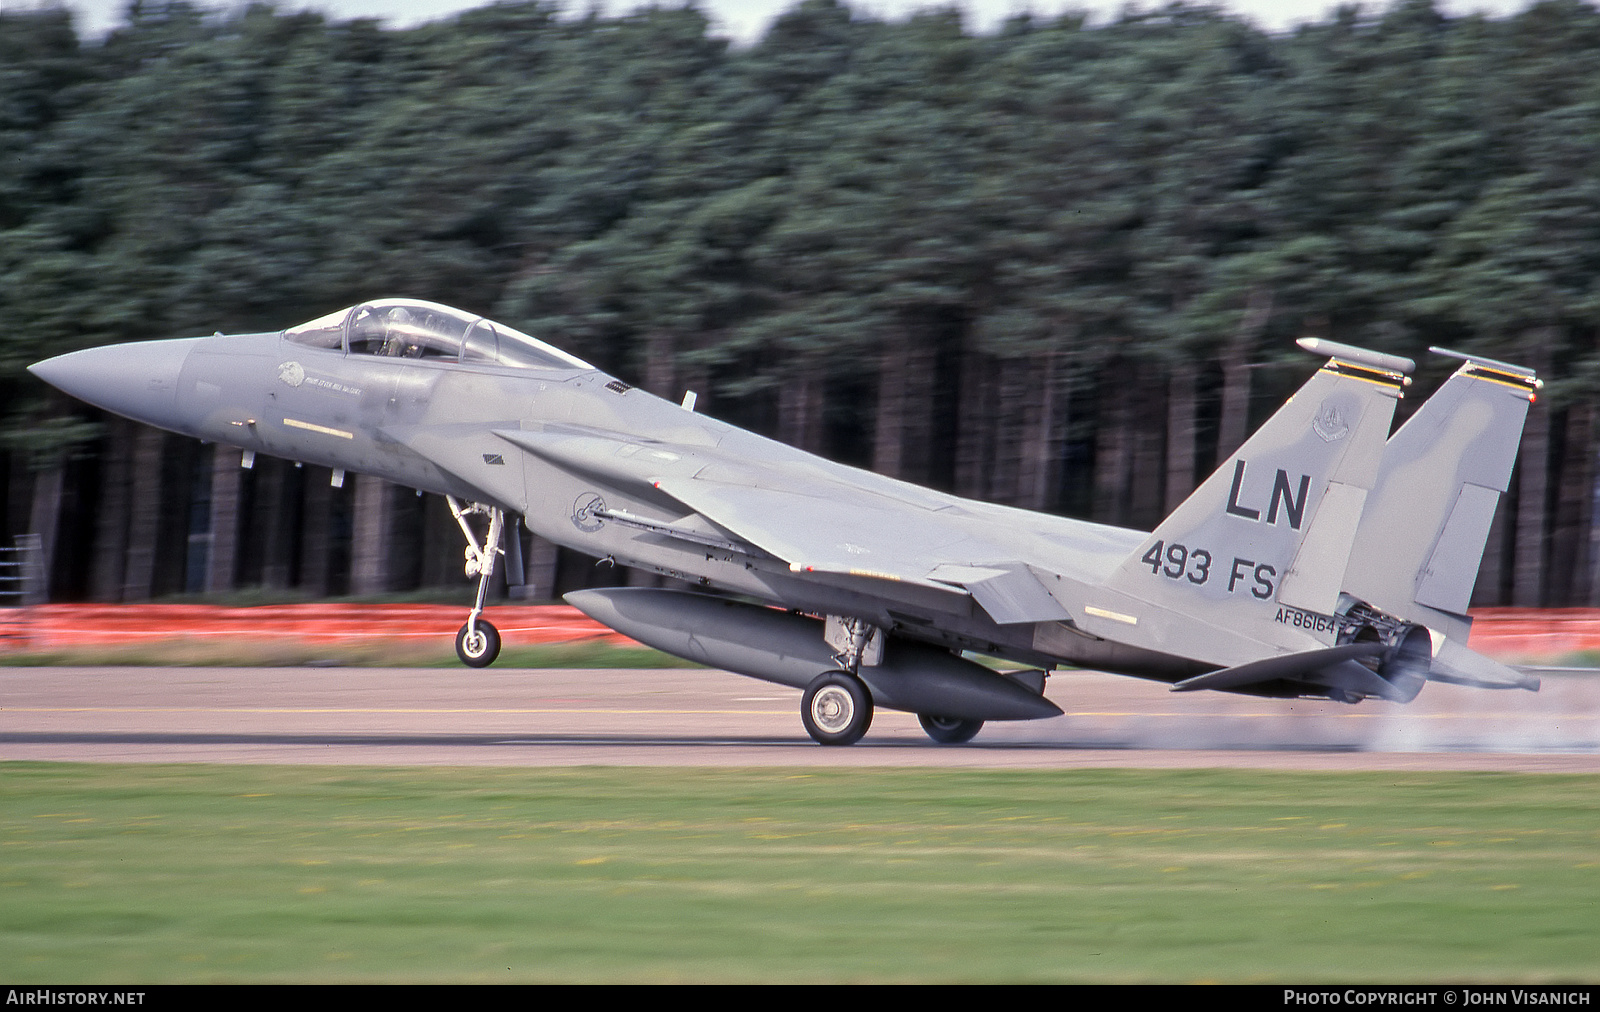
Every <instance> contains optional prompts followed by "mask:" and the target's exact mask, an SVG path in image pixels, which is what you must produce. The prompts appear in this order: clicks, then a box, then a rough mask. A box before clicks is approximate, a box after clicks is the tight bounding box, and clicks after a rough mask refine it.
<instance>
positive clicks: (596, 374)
mask: <svg viewBox="0 0 1600 1012" xmlns="http://www.w3.org/2000/svg"><path fill="white" fill-rule="evenodd" d="M1300 344H1301V346H1302V347H1304V348H1305V349H1306V350H1307V351H1309V352H1312V353H1313V354H1316V355H1321V356H1324V357H1325V358H1326V359H1327V361H1326V363H1325V364H1324V365H1322V366H1321V367H1320V368H1319V369H1317V371H1316V372H1315V373H1314V374H1313V375H1312V376H1311V378H1310V379H1309V380H1307V381H1306V383H1305V385H1304V386H1303V387H1302V388H1301V389H1300V391H1299V392H1298V393H1296V394H1295V395H1294V397H1292V398H1291V399H1290V400H1289V401H1288V402H1287V403H1286V404H1284V406H1283V407H1282V408H1280V409H1279V410H1278V412H1277V414H1275V415H1273V417H1272V418H1271V419H1270V420H1268V421H1267V423H1266V424H1265V425H1263V426H1262V427H1261V429H1260V430H1259V431H1257V432H1256V433H1255V434H1254V435H1253V436H1252V437H1251V438H1250V439H1249V440H1248V441H1247V442H1246V443H1245V444H1244V445H1243V446H1241V447H1240V448H1239V449H1238V450H1237V451H1236V452H1235V453H1233V454H1231V455H1229V456H1228V458H1227V459H1226V460H1224V461H1223V462H1222V464H1221V466H1220V467H1219V468H1218V469H1217V471H1216V473H1215V474H1213V475H1211V477H1210V478H1209V479H1208V480H1207V481H1206V482H1205V483H1204V484H1202V485H1201V486H1200V487H1199V489H1197V490H1196V491H1195V492H1194V494H1193V495H1191V496H1190V497H1189V498H1188V500H1186V501H1185V502H1184V503H1183V504H1182V505H1181V506H1179V507H1178V508H1177V510H1175V511H1174V512H1173V513H1172V515H1171V516H1169V517H1168V518H1167V519H1166V521H1165V522H1163V523H1162V524H1161V525H1160V526H1159V527H1158V528H1157V529H1156V530H1155V531H1154V532H1152V533H1145V532H1143V531H1134V530H1123V529H1120V528H1115V527H1107V526H1103V525H1099V524H1091V523H1085V522H1082V521H1078V520H1070V519H1066V518H1063V517H1057V516H1049V515H1045V514H1039V513H1033V512H1029V511H1026V510H1020V509H1012V508H1009V507H1005V506H996V505H992V504H989V503H982V502H974V501H971V500H967V499H961V498H958V497H956V496H953V495H946V494H944V493H941V492H935V491H931V490H929V489H925V488H920V487H918V486H915V485H910V484H907V483H905V482H901V481H895V480H893V479H890V478H885V477H883V476H881V475H877V474H872V473H870V472H867V471H862V470H858V469H856V468H852V467H846V466H844V465H842V464H836V463H833V462H830V461H827V460H823V459H822V458H820V457H816V456H813V455H812V454H809V453H804V452H802V451H800V450H797V449H794V448H793V447H790V446H785V445H783V444H781V443H777V442H773V441H772V440H769V439H765V438H762V437H761V436H757V435H754V434H752V433H749V432H746V431H743V430H741V429H738V428H736V427H734V426H732V425H728V424H726V423H723V422H719V421H717V420H715V419H713V418H708V417H706V416H704V415H701V414H697V413H696V412H695V411H694V404H693V395H686V397H685V399H684V402H683V403H682V404H674V403H672V402H671V401H666V400H662V399H661V398H658V397H654V396H651V395H650V394H648V393H645V392H644V391H642V390H637V389H635V388H633V387H631V386H629V385H628V384H627V383H625V382H623V381H622V380H620V379H617V378H615V377H612V376H608V375H606V374H604V373H602V372H600V371H599V370H597V369H595V368H594V367H592V366H590V365H588V364H587V363H585V362H583V361H581V360H579V359H577V358H574V357H573V356H571V355H569V354H566V353H565V352H562V351H560V350H557V349H555V348H552V347H550V346H549V345H547V344H544V343H543V342H540V341H538V340H535V339H534V338H532V337H529V336H528V335H526V334H522V333H519V332H518V331H516V330H514V329H512V328H510V327H507V326H505V325H503V324H499V323H495V322H493V321H491V320H487V319H484V318H482V317H479V316H476V315H473V314H471V313H466V312H462V311H460V310H456V309H451V308H449V307H447V306H441V305H437V304H433V303H428V302H420V301H416V300H409V299H385V300H381V301H376V302H370V303H366V304H363V305H359V306H355V307H353V308H351V309H348V310H344V311H341V312H337V313H333V314H330V315H328V316H325V317H322V318H321V319H317V320H313V321H311V322H309V323H305V324H301V325H300V326H297V327H291V328H290V329H288V330H285V331H282V332H281V333H266V334H243V335H236V336H222V335H217V336H214V337H202V338H190V339H182V340H171V341H152V342H145V343H139V344H123V345H115V346H111V347H106V348H98V349H92V350H89V351H81V352H77V353H74V354H70V355H63V356H60V357H58V358H53V359H50V360H48V361H45V362H40V363H38V364H37V365H34V366H33V367H32V371H33V372H34V373H35V374H36V375H37V376H39V377H40V378H41V379H44V380H45V381H47V382H49V383H51V384H53V385H55V386H57V387H59V388H60V389H62V390H64V391H66V392H67V393H69V394H72V395H73V396H75V397H79V398H81V399H83V400H85V401H88V402H89V403H91V404H95V405H98V406H99V407H102V408H104V409H106V410H108V411H113V412H116V413H118V414H121V415H126V416H127V417H129V418H133V419H137V420H139V421H141V422H146V423H148V424H150V425H155V426H159V427H161V428H164V429H168V430H171V431H173V432H179V433H183V434H186V435H190V436H194V437H197V438H200V439H204V440H213V441H217V442H221V443H226V444H229V445H234V446H238V447H241V448H242V449H243V451H244V453H243V460H244V463H245V466H249V465H250V463H251V462H252V461H253V459H254V455H255V454H256V453H267V454H273V455H276V456H280V457H285V458H288V459H292V460H297V461H304V462H310V463H314V464H319V465H323V466H327V467H331V468H333V469H334V478H333V480H334V482H335V484H339V483H341V482H342V480H343V477H344V474H345V472H346V471H356V472H364V473H370V474H375V475H380V476H382V477H383V478H386V479H388V480H390V481H393V482H397V483H400V484H402V485H409V486H412V487H414V488H417V489H422V490H427V491H430V492H436V493H441V494H443V495H445V496H446V497H448V501H449V503H450V506H451V509H452V510H453V511H454V512H455V514H456V517H457V519H458V521H459V522H460V524H461V529H462V531H463V532H464V534H465V535H466V538H467V542H468V549H467V566H466V570H467V574H468V576H476V577H477V578H478V599H477V603H476V605H475V606H474V607H473V609H472V611H471V613H470V614H469V615H468V617H467V621H466V624H465V625H463V626H462V628H461V631H460V633H459V634H458V635H457V637H456V649H457V652H458V654H459V655H460V657H461V659H462V660H463V661H464V662H465V663H467V664H469V665H473V666H483V665H486V664H489V663H491V662H492V661H493V660H494V658H495V656H496V655H497V654H498V652H499V636H498V634H497V633H496V631H495V629H494V628H493V626H491V625H490V624H489V623H488V622H487V621H485V620H484V618H483V616H482V614H481V612H482V608H483V601H484V592H485V590H486V589H487V587H488V584H489V578H490V576H491V574H492V573H493V571H494V568H495V565H496V563H497V560H498V559H499V558H500V557H501V556H503V555H509V557H508V563H509V565H508V573H509V576H510V577H511V578H512V579H516V578H518V577H519V576H520V572H521V563H520V559H519V558H518V549H517V546H518V544H519V542H518V540H517V538H516V537H515V536H513V537H510V538H507V537H505V533H506V531H507V518H508V517H510V518H513V519H512V522H513V523H514V522H515V518H516V517H517V516H521V517H523V518H525V522H526V523H527V525H528V527H529V528H530V529H532V530H533V531H535V532H536V533H537V534H539V535H540V536H542V537H545V538H548V539H549V540H551V541H553V542H556V543H557V544H561V545H565V546H567V547H568V548H572V549H575V550H577V551H580V552H585V553H588V554H590V555H592V556H596V557H600V558H604V559H613V560H615V561H617V562H620V563H624V564H626V565H630V566H636V567H639V568H641V569H646V570H650V571H653V572H656V573H660V574H663V575H665V576H669V577H673V578H675V579H677V580H682V581H686V582H688V583H691V584H695V585H698V586H699V587H703V588H707V589H708V590H715V591H718V592H720V593H718V594H710V593H698V592H689V591H682V590H667V589H655V588H619V589H606V590H585V591H579V592H577V593H573V594H568V595H567V600H568V601H570V602H571V603H572V604H574V605H576V606H577V607H579V608H580V609H582V610H583V611H584V612H586V613H588V614H589V615H592V616H593V617H595V618H597V619H599V620H600V621H601V622H604V623H605V624H606V625H608V626H611V627H612V628H614V629H616V630H618V631H620V632H622V633H624V634H626V635H629V636H632V637H633V638H635V639H637V640H640V641H641V642H644V643H647V644H650V645H652V646H655V647H658V648H660V649H662V650H665V651H667V652H668V653H672V654H676V655H678V656H680V657H686V658H689V659H690V660H694V661H699V662H702V663H704V664H707V665H711V666H713V667H718V668H723V669H726V670H729V671H734V672H738V673H740V674H744V675H750V676H752V677H755V678H761V679H766V680H769V681H773V682H779V683H782V684H785V685H790V686H794V687H797V688H801V689H803V690H804V697H803V701H802V704H801V719H802V721H803V722H804V724H805V727H806V730H807V731H808V732H809V733H810V734H811V736H812V737H813V738H815V739H816V740H817V741H819V742H821V743H823V744H834V745H843V744H849V743H851V742H854V741H856V740H858V739H859V738H860V737H861V736H862V735H863V734H864V733H865V732H866V731H867V728H868V726H869V725H870V723H871V721H872V714H873V708H874V707H875V706H885V707H890V708H892V709H898V710H907V711H910V712H913V713H916V714H918V715H919V717H920V719H921V721H922V726H923V727H924V728H925V729H926V730H927V733H928V734H929V736H930V737H932V738H933V739H934V740H935V741H938V742H946V743H952V742H962V741H967V740H968V739H970V738H971V737H972V736H973V735H974V734H976V733H977V732H978V729H979V728H980V727H981V726H982V724H983V722H984V721H986V720H1022V719H1030V718H1038V717H1049V716H1055V715H1058V714H1060V712H1061V711H1060V709H1059V708H1058V707H1057V706H1056V705H1055V704H1054V703H1052V702H1050V700H1048V699H1047V698H1046V697H1045V695H1044V685H1045V678H1046V673H1047V672H1048V671H1050V670H1052V669H1054V668H1056V667H1059V666H1076V667H1084V668H1093V669H1098V670H1103V671H1113V672H1119V673H1123V674H1129V675H1134V676H1138V677H1144V678H1153V679H1158V680H1161V681H1164V682H1168V683H1171V684H1172V686H1173V688H1174V689H1176V690H1179V691H1191V690H1196V689H1216V690H1224V691H1229V692H1239V693H1250V694H1254V695H1262V696H1278V697H1298V696H1316V697H1326V698H1331V699H1335V700H1341V701H1344V702H1351V703H1353V702H1357V701H1359V700H1362V699H1366V698H1370V697H1376V698H1378V699H1384V700H1391V701H1396V702H1407V701H1409V700H1411V699H1412V698H1414V697H1415V696H1416V695H1417V693H1418V692H1419V691H1420V690H1421V688H1422V686H1423V684H1424V683H1425V682H1426V681H1428V680H1430V679H1431V680H1435V681H1447V682H1456V683H1461V684H1466V685H1475V686H1482V687H1486V688H1525V689H1537V687H1538V683H1537V682H1536V681H1534V680H1532V679H1530V678H1528V677H1526V676H1524V675H1523V674H1521V673H1519V672H1517V671H1515V670H1513V669H1511V668H1508V667H1505V666H1504V665H1501V664H1498V663H1496V662H1495V661H1492V660H1490V659H1489V658H1486V657H1483V656H1481V655H1479V654H1477V653H1474V652H1473V651H1471V650H1469V649H1467V647H1466V645H1465V641H1466V634H1467V630H1468V628H1469V626H1470V623H1471V620H1470V619H1469V618H1468V617H1467V616H1466V614H1465V613H1466V610H1467V600H1468V596H1469V595H1470V593H1471V590H1472V585H1473V582H1474V580H1475V578H1476V575H1477V570H1478V565H1479V562H1480V560H1481V557H1482V553H1483V547H1484V543H1485V539H1486V538H1487V536H1488V531H1489V523H1490V520H1491V518H1492V517H1493V514H1494V510H1495V506H1496V504H1497V502H1498V500H1499V497H1500V494H1501V493H1502V492H1504V491H1505V490H1506V488H1507V484H1508V482H1509V480H1510V476H1511V468H1512V464H1513V462H1514V460H1515V457H1516V450H1517V445H1518V441H1519V439H1520V435H1521V431H1522V425H1523V421H1524V419H1525V417H1526V414H1527V410H1528V405H1529V403H1530V402H1531V401H1532V400H1533V398H1534V396H1535V391H1536V389H1537V388H1538V386H1539V385H1540V384H1539V381H1538V380H1537V379H1536V378H1535V377H1534V375H1533V372H1532V370H1529V369H1525V368H1521V367H1519V366H1514V365H1509V364H1506V363H1503V362H1496V361H1492V360H1489V359H1484V358H1479V357H1475V356H1467V355H1458V354H1455V353H1453V352H1441V354H1448V355H1454V357H1456V358H1459V359H1461V360H1462V365H1461V366H1460V367H1459V369H1458V370H1457V371H1456V372H1455V374H1454V375H1453V376H1451V377H1450V379H1449V380H1448V381H1447V382H1446V383H1445V384H1444V385H1443V387H1441V388H1440V390H1439V391H1438V392H1437V393H1435V394H1434V396H1433V397H1432V398H1431V399H1429V400H1428V401H1427V402H1426V403H1425V404H1424V405H1422V407H1421V408H1420V409H1419V410H1418V411H1417V412H1416V413H1415V414H1414V415H1413V416H1412V417H1411V419H1410V420H1409V421H1408V422H1407V423H1406V424H1405V425H1404V426H1403V427H1402V428H1400V430H1399V431H1398V432H1396V433H1394V435H1393V436H1392V437H1391V436H1390V427H1391V423H1392V420H1393V416H1394V409H1395V403H1396V401H1397V400H1398V399H1399V398H1400V396H1401V394H1402V392H1403V390H1404V388H1405V387H1406V386H1407V385H1408V384H1409V383H1410V380H1409V378H1408V374H1409V373H1410V372H1411V371H1412V369H1413V363H1412V362H1411V361H1410V360H1409V359H1403V358H1398V357H1395V356H1391V355H1385V354H1380V353H1377V352H1373V351H1367V350H1364V349H1360V348H1353V347H1350V346H1347V345H1342V344H1336V343H1333V342H1328V341H1318V340H1311V339H1307V340H1302V341H1301V342H1300ZM1435 350H1436V351H1437V350H1438V349H1435ZM485 528H486V529H485ZM513 534H514V530H513ZM502 546H503V547H502ZM964 654H977V655H985V656H989V657H996V658H1004V659H1007V660H1009V661H1012V662H1017V663H1020V664H1021V665H1025V666H1029V670H1024V671H1021V672H1015V671H1006V672H999V671H995V670H993V669H992V668H990V667H988V666H986V665H984V664H979V663H977V662H975V661H973V660H971V659H968V657H967V656H964Z"/></svg>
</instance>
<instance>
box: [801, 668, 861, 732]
mask: <svg viewBox="0 0 1600 1012" xmlns="http://www.w3.org/2000/svg"><path fill="white" fill-rule="evenodd" d="M800 720H801V722H802V723H804V724H805V726H806V733H808V734H810V735H811V737H812V738H815V739H816V741H817V743H818V744H819V745H854V744H855V743H856V742H858V741H860V740H861V736H862V735H864V734H866V733H867V728H869V727H871V726H872V693H870V692H868V691H867V687H866V686H865V685H863V684H861V679H859V678H857V677H856V676H855V675H852V674H850V673H849V672H848V671H825V672H823V673H822V674H820V675H818V676H817V679H816V681H814V682H812V683H811V684H810V685H809V686H807V687H806V694H805V696H804V697H803V698H802V699H801V701H800Z"/></svg>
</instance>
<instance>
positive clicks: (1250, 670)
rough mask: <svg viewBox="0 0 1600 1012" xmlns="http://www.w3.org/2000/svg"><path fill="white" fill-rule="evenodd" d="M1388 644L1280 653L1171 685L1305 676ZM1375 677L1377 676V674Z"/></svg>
mask: <svg viewBox="0 0 1600 1012" xmlns="http://www.w3.org/2000/svg"><path fill="white" fill-rule="evenodd" d="M1388 649H1389V648H1388V647H1387V646H1385V645H1384V644H1382V643H1347V644H1345V645H1344V646H1342V647H1329V648H1327V649H1326V650H1306V651H1302V652H1300V653H1294V654H1279V655H1278V656H1276V657H1266V658H1263V659H1261V660H1259V661H1251V662H1250V663H1249V664H1240V665H1238V666H1237V667H1232V668H1223V669H1222V670H1221V671H1212V672H1210V673H1208V674H1204V675H1196V676H1195V677H1193V678H1186V679H1184V680H1183V681H1181V682H1179V683H1178V684H1176V685H1174V686H1173V687H1172V691H1173V692H1193V691H1195V690H1196V689H1237V688H1239V687H1240V686H1244V685H1256V684H1258V683H1260V682H1271V681H1275V680H1277V679H1280V678H1287V679H1300V680H1304V679H1306V678H1307V676H1309V675H1312V674H1314V673H1315V672H1317V671H1320V670H1322V669H1323V668H1327V667H1331V666H1333V665H1335V664H1340V663H1342V662H1344V661H1351V660H1355V659H1357V658H1360V657H1376V656H1378V655H1379V654H1381V653H1383V652H1384V651H1386V650H1388ZM1374 677H1376V676H1374Z"/></svg>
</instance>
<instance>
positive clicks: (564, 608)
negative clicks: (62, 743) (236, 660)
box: [0, 604, 633, 650]
mask: <svg viewBox="0 0 1600 1012" xmlns="http://www.w3.org/2000/svg"><path fill="white" fill-rule="evenodd" d="M467 611H468V609H467V608H465V607H462V606H460V605H448V604H275V605H262V606H260V607H256V608H225V607H221V606H217V605H197V604H140V605H124V604H41V605H37V606H35V607H32V608H26V609H14V610H11V611H9V612H7V613H0V623H4V624H5V625H6V626H8V627H9V628H6V629H3V630H0V633H5V634H7V635H6V639H7V640H9V641H10V642H11V643H13V644H14V645H16V646H19V647H25V648H26V649H29V650H61V649H67V648H72V647H110V646H130V645H135V644H140V643H150V642H154V641H157V640H181V639H195V638H205V639H248V640H286V639H292V640H296V641H299V642H302V643H323V644H325V643H359V642H363V641H371V640H404V639H413V638H415V639H418V640H423V639H432V640H437V641H440V642H446V643H448V642H449V641H450V640H452V639H454V637H455V634H456V630H458V629H460V628H461V624H462V623H463V622H465V621H466V620H467ZM484 614H485V616H486V617H487V618H488V619H489V621H490V622H493V623H494V626H495V628H496V629H498V630H500V636H501V639H502V640H503V641H504V642H505V643H506V644H508V645H529V644H536V643H572V642H577V641H581V640H602V641H605V642H608V643H618V644H632V643H633V640H630V639H628V638H627V637H625V636H623V635H621V634H620V633H616V632H613V631H611V630H610V629H608V628H606V627H605V626H603V625H601V624H600V623H598V622H596V621H595V620H594V619H592V618H589V617H588V616H587V615H585V614H583V612H581V611H579V610H578V609H576V608H574V607H572V606H571V605H565V604H547V605H505V606H500V607H493V608H486V609H485V610H484ZM8 620H9V621H8Z"/></svg>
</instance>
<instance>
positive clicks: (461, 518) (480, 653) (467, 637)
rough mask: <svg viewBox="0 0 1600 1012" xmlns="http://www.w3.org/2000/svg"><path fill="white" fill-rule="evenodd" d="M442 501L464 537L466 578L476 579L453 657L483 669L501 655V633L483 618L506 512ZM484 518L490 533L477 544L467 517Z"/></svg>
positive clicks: (499, 550)
mask: <svg viewBox="0 0 1600 1012" xmlns="http://www.w3.org/2000/svg"><path fill="white" fill-rule="evenodd" d="M445 502H447V503H449V504H450V513H451V514H452V515H453V516H454V517H455V518H456V523H457V524H459V525H461V533H462V534H464V535H466V537H467V550H466V572H467V575H468V576H476V577H477V578H478V597H477V600H476V601H474V603H473V605H472V613H471V614H469V615H468V616H467V624H466V625H464V626H462V627H461V631H460V632H458V633H456V656H457V657H459V658H461V663H462V664H465V665H467V666H468V667H470V668H486V667H488V666H489V665H491V664H493V663H494V661H495V658H496V657H499V656H500V631H499V630H498V629H496V628H495V627H494V626H493V625H490V624H489V620H488V619H486V618H484V617H483V601H484V597H485V596H486V595H487V594H488V593H489V580H490V578H492V577H493V576H494V564H495V560H496V559H497V558H498V557H499V556H500V555H502V554H503V553H504V549H502V548H501V547H500V539H501V537H502V536H503V535H504V533H505V523H506V517H505V512H504V511H502V510H501V509H499V508H498V507H495V506H485V505H484V504H483V503H477V502H474V503H468V504H467V505H466V506H462V505H461V503H460V502H458V501H457V500H456V498H455V497H454V496H445ZM485 515H487V516H488V518H489V530H488V532H487V533H485V534H484V537H483V541H482V542H481V543H480V542H479V541H478V537H477V535H476V534H475V533H473V530H472V525H471V524H470V523H468V522H467V518H468V517H470V516H485Z"/></svg>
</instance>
